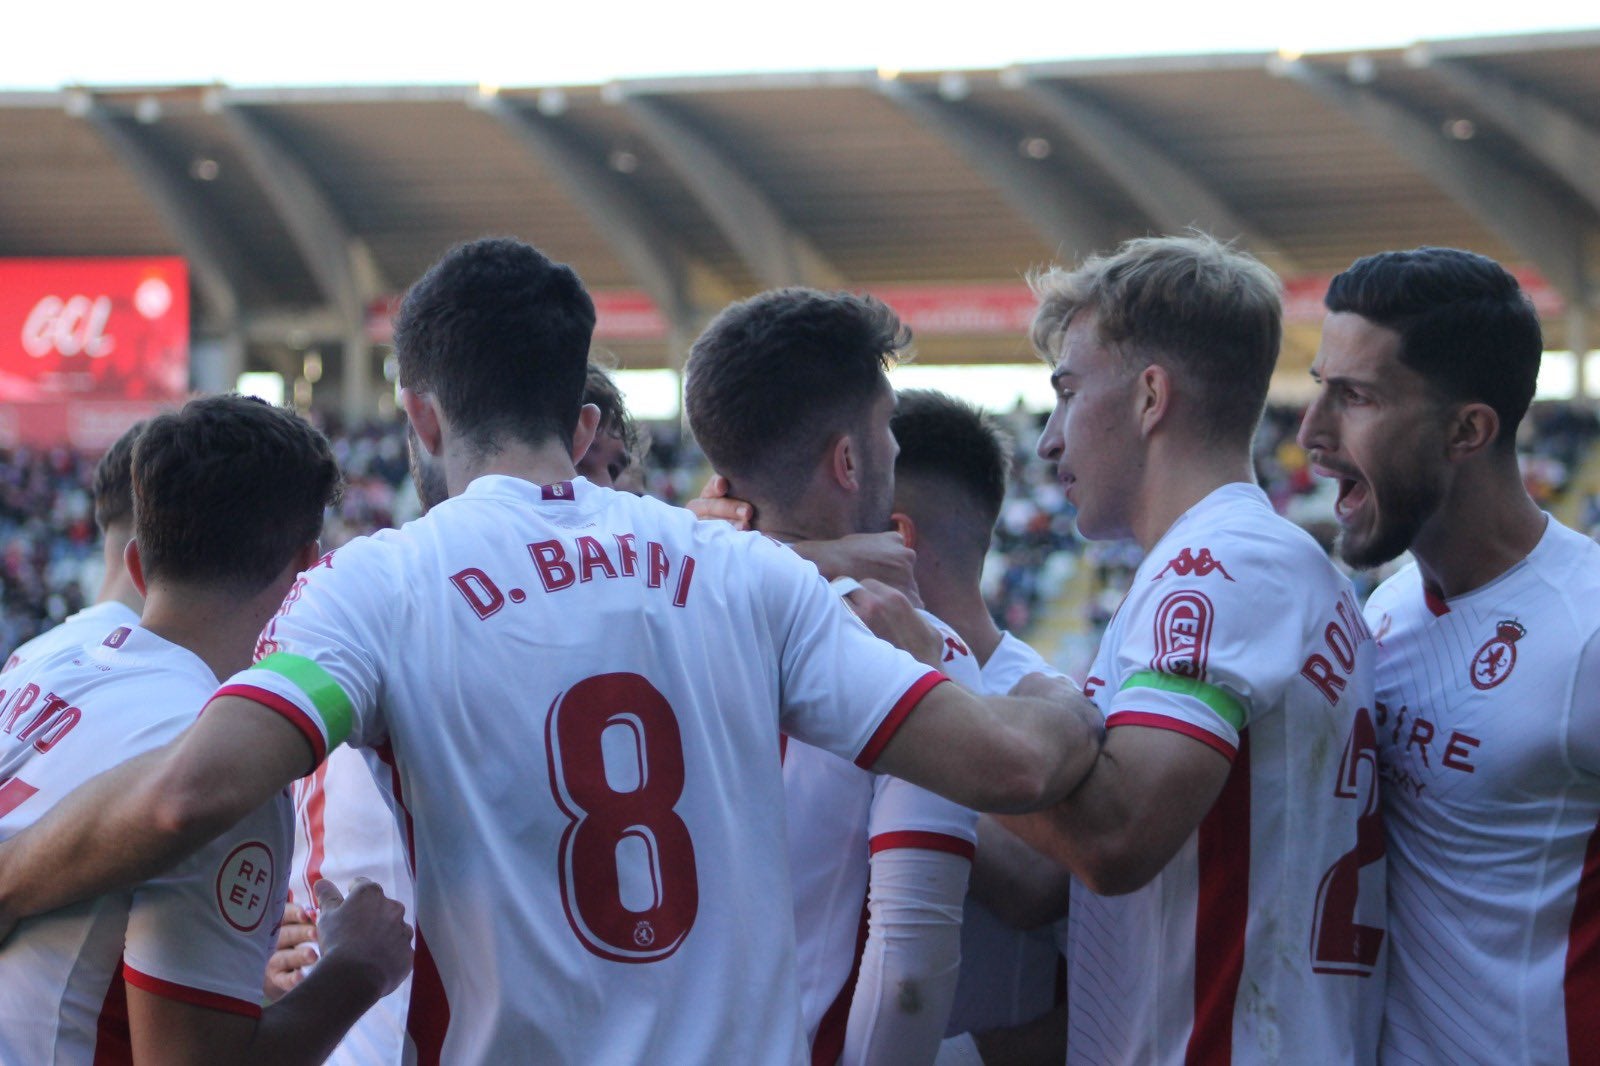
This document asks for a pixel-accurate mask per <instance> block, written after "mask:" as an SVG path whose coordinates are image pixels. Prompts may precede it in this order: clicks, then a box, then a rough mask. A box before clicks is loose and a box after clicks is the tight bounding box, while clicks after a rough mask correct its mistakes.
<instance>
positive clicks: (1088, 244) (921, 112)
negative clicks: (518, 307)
mask: <svg viewBox="0 0 1600 1066" xmlns="http://www.w3.org/2000/svg"><path fill="white" fill-rule="evenodd" d="M878 91H879V92H881V93H882V94H883V95H884V96H886V97H887V98H889V99H890V100H892V101H894V102H895V103H896V104H898V105H899V106H900V108H901V109H902V110H904V111H905V112H906V114H908V115H910V116H911V117H912V118H913V119H915V120H916V121H917V122H918V123H919V124H921V125H922V126H923V128H925V129H927V130H928V131H929V132H930V133H932V134H933V135H934V136H936V137H938V138H939V139H940V140H942V141H944V142H946V143H947V144H949V145H950V146H951V147H952V148H954V149H955V150H956V151H957V152H959V153H960V154H961V155H962V156H963V157H964V158H965V159H966V160H967V162H968V163H969V164H970V165H971V166H972V167H973V168H974V169H975V170H977V171H978V172H979V173H980V174H983V175H984V176H985V177H986V178H987V179H988V180H989V183H990V184H991V185H993V186H994V188H995V189H996V191H998V192H999V193H1000V195H1001V196H1002V197H1004V199H1005V200H1006V202H1007V203H1009V204H1011V206H1012V207H1013V208H1015V209H1016V210H1017V211H1018V212H1019V213H1021V215H1022V216H1023V217H1024V218H1026V219H1028V220H1029V221H1030V222H1031V223H1032V224H1033V226H1034V228H1035V229H1036V230H1038V232H1039V233H1040V235H1041V236H1043V237H1044V239H1045V240H1046V241H1048V242H1049V243H1050V244H1051V245H1054V246H1055V248H1056V254H1057V255H1058V256H1060V257H1061V258H1062V259H1064V260H1077V259H1080V258H1082V257H1083V256H1085V255H1088V254H1089V253H1090V252H1094V251H1097V250H1099V249H1104V248H1107V247H1109V246H1110V245H1111V243H1112V241H1113V233H1112V227H1111V226H1109V225H1107V224H1106V222H1105V219H1104V216H1105V209H1104V208H1103V207H1101V206H1100V205H1099V204H1096V203H1093V202H1091V201H1090V200H1089V198H1088V197H1085V196H1083V195H1082V194H1080V193H1079V192H1077V191H1076V190H1075V189H1073V188H1072V186H1071V185H1070V184H1068V183H1067V182H1065V181H1063V180H1061V178H1060V176H1059V175H1054V174H1051V173H1049V172H1048V171H1046V170H1044V169H1043V168H1041V167H1039V166H1037V165H1036V164H1034V163H1032V162H1031V161H1029V160H1024V159H1022V158H1020V157H1019V156H1018V155H1017V150H1016V145H1014V144H1012V143H1011V141H1010V139H1009V138H1007V137H1006V136H1005V135H1004V134H1002V133H1001V132H1000V131H998V130H996V129H994V128H993V127H991V126H990V125H989V124H988V123H985V122H983V121H982V120H981V119H978V118H976V117H974V116H973V115H971V114H969V113H968V112H966V111H965V110H963V109H961V108H959V107H956V106H955V105H953V104H949V103H946V102H944V101H943V100H939V99H936V98H934V97H932V96H930V95H928V94H927V93H924V92H920V91H918V90H917V89H914V88H912V87H911V86H909V85H906V84H904V83H903V82H900V81H898V80H895V79H893V78H884V79H881V80H880V81H879V82H878Z"/></svg>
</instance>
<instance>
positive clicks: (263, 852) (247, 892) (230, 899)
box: [217, 840, 274, 933]
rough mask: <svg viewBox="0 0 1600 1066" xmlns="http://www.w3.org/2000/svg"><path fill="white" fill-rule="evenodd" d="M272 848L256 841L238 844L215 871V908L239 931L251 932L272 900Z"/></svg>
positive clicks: (258, 924) (259, 922)
mask: <svg viewBox="0 0 1600 1066" xmlns="http://www.w3.org/2000/svg"><path fill="white" fill-rule="evenodd" d="M273 873H274V867H273V862H272V849H271V848H268V847H267V846H266V845H265V844H263V843H261V842H260V841H259V840H252V841H250V842H249V843H247V844H240V845H239V846H238V847H236V848H234V849H233V851H231V852H230V853H229V854H228V857H227V859H226V860H225V861H224V862H223V864H222V869H220V870H218V871H217V907H218V908H219V909H220V910H221V911H222V917H223V919H224V920H225V921H226V922H227V923H228V924H229V925H231V926H233V927H234V928H235V929H237V930H239V932H241V933H253V932H255V931H256V929H258V928H259V927H260V926H261V922H262V919H264V918H266V916H267V904H268V902H269V901H270V900H271V899H272V886H273Z"/></svg>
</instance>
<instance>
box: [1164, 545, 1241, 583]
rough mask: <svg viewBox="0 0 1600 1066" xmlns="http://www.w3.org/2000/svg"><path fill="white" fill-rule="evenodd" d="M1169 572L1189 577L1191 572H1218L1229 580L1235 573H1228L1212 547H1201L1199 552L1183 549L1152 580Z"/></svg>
mask: <svg viewBox="0 0 1600 1066" xmlns="http://www.w3.org/2000/svg"><path fill="white" fill-rule="evenodd" d="M1169 573H1173V574H1177V575H1178V576H1179V577H1188V576H1189V575H1190V574H1194V575H1196V576H1198V577H1205V576H1207V575H1208V574H1212V573H1218V574H1221V575H1222V576H1223V577H1225V578H1227V579H1228V580H1229V581H1232V580H1233V575H1232V574H1230V573H1228V569H1227V567H1225V566H1223V565H1222V564H1221V563H1220V562H1218V561H1217V560H1216V558H1215V557H1214V556H1212V554H1211V549H1210V548H1201V549H1200V551H1199V552H1198V553H1196V552H1194V551H1193V550H1192V549H1189V548H1185V549H1183V550H1182V551H1181V552H1179V553H1178V554H1177V556H1176V557H1175V558H1173V559H1171V560H1170V561H1168V563H1167V565H1166V566H1164V567H1162V568H1161V573H1159V574H1157V575H1156V576H1155V577H1153V578H1151V579H1150V580H1151V581H1160V580H1161V579H1162V578H1164V577H1166V576H1167V574H1169Z"/></svg>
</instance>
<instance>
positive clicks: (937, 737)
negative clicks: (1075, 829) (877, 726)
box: [872, 674, 1105, 812]
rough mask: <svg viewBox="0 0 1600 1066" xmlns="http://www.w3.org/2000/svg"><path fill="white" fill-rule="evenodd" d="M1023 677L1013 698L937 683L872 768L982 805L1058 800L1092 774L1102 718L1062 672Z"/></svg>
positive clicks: (1015, 808) (1000, 807)
mask: <svg viewBox="0 0 1600 1066" xmlns="http://www.w3.org/2000/svg"><path fill="white" fill-rule="evenodd" d="M1026 680H1027V682H1028V688H1027V689H1026V692H1025V694H1019V695H1014V696H986V697H979V696H974V695H973V694H972V693H970V692H968V691H967V690H965V689H963V688H962V687H961V686H959V685H948V684H947V685H936V686H934V687H933V688H932V689H929V690H928V691H927V693H926V694H924V695H923V697H922V699H921V700H919V701H918V702H917V704H916V705H915V707H914V708H913V709H912V711H911V713H910V714H909V716H908V717H907V718H906V719H905V721H904V722H903V723H902V724H901V726H900V728H899V729H898V730H896V731H895V733H894V736H893V737H892V738H891V739H890V740H889V742H888V744H887V745H886V746H885V747H884V749H883V751H882V753H881V754H880V755H879V756H878V759H877V761H876V762H875V763H874V764H873V766H872V768H873V769H874V770H878V771H880V772H882V773H886V774H893V775H894V776H895V777H899V778H902V779H904V780H906V781H910V782H911V783H913V784H916V785H921V786H922V787H923V788H926V789H928V790H929V791H932V792H937V793H939V794H940V795H941V796H944V797H946V798H947V799H951V800H954V801H955V802H957V803H959V804H961V805H962V806H963V807H971V808H973V809H974V810H979V811H1010V812H1019V811H1033V810H1039V809H1041V808H1045V807H1050V806H1053V805H1054V804H1056V803H1059V802H1060V801H1061V800H1062V799H1064V798H1066V797H1067V796H1068V795H1069V794H1071V793H1072V792H1073V791H1074V790H1075V789H1077V788H1078V786H1079V785H1080V784H1082V783H1083V782H1084V780H1085V779H1086V778H1088V777H1089V776H1090V768H1091V767H1093V766H1094V765H1095V761H1096V758H1097V757H1098V755H1099V753H1100V744H1101V740H1102V737H1103V736H1104V733H1105V723H1104V720H1103V719H1102V718H1101V716H1100V712H1099V710H1098V709H1096V707H1095V706H1094V704H1092V703H1090V702H1089V701H1088V700H1087V699H1085V698H1084V697H1083V696H1082V694H1080V693H1079V692H1078V691H1077V690H1076V689H1074V688H1073V687H1072V684H1071V682H1069V681H1067V680H1065V679H1064V678H1050V677H1046V676H1045V675H1043V674H1033V675H1030V677H1029V678H1028V679H1026ZM1018 691H1019V692H1023V687H1022V686H1018Z"/></svg>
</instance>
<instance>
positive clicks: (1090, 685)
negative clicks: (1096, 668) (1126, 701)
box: [1083, 674, 1106, 700]
mask: <svg viewBox="0 0 1600 1066" xmlns="http://www.w3.org/2000/svg"><path fill="white" fill-rule="evenodd" d="M1105 683H1106V679H1105V678H1103V677H1095V676H1094V675H1092V674H1091V675H1090V676H1089V677H1087V678H1085V679H1084V682H1083V698H1084V699H1086V700H1092V699H1094V694H1095V693H1096V692H1099V691H1100V689H1101V688H1103V687H1104V686H1105Z"/></svg>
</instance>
